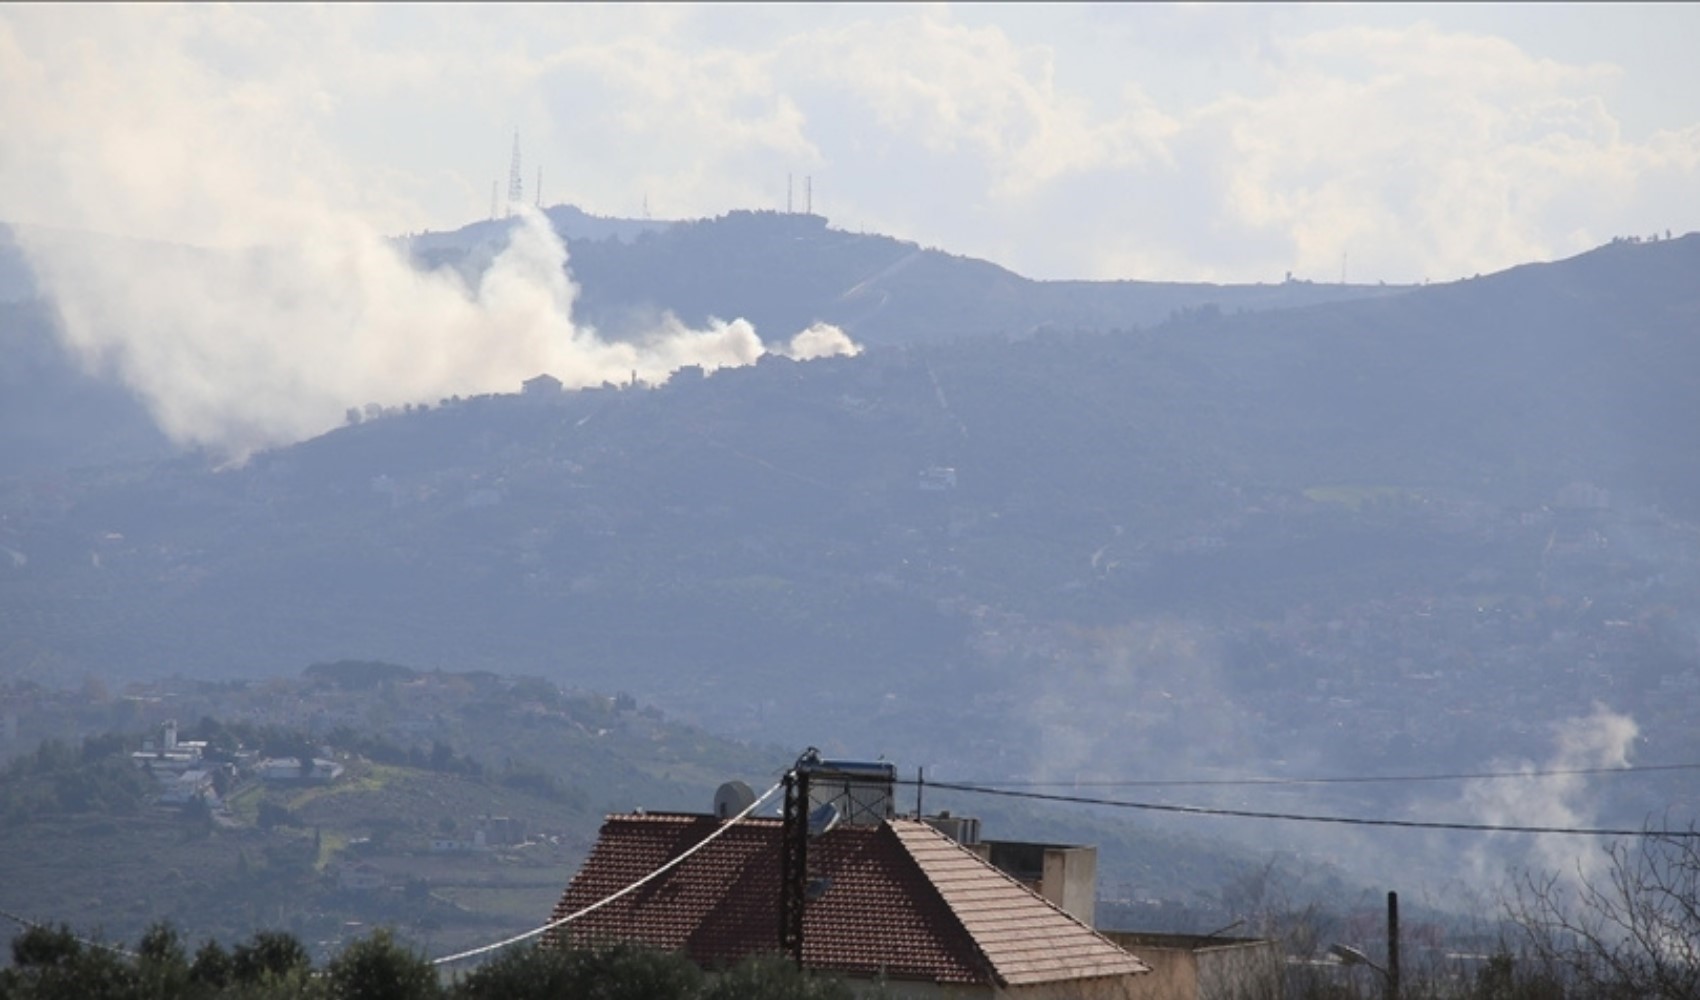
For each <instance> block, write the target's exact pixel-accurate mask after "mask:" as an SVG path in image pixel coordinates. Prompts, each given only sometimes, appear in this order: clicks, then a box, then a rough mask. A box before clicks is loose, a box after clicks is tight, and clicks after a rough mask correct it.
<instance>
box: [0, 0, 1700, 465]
mask: <svg viewBox="0 0 1700 1000" xmlns="http://www.w3.org/2000/svg"><path fill="white" fill-rule="evenodd" d="M1696 40H1700V5H1695V4H1652V5H1637V4H1625V3H1618V4H1611V5H1589V4H1565V5H1539V4H1503V5H1480V6H1472V5H1454V4H1443V5H1434V6H1428V5H1411V6H1407V5H1397V4H1371V5H1353V4H1322V5H1281V4H1258V5H1245V6H1240V5H1215V4H1178V5H1162V4H1128V5H1114V4H1088V5H1075V6H1068V5H1061V4H1044V5H1020V4H997V5H984V6H982V5H944V6H937V5H924V6H918V5H898V4H879V5H827V4H808V5H784V4H753V5H735V4H694V5H666V4H637V5H613V6H594V5H588V4H572V5H533V4H519V5H502V4H491V3H483V4H466V5H455V4H429V5H426V4H419V5H410V4H380V5H375V6H356V5H352V4H340V3H339V4H331V5H323V6H313V5H301V4H288V5H277V6H269V5H261V4H246V3H244V4H233V5H216V4H195V5H169V4H139V5H87V4H65V5H56V4H10V5H0V222H6V223H11V224H13V226H14V228H15V230H16V231H17V232H19V233H21V234H22V236H21V242H22V243H23V245H24V250H25V253H26V256H27V258H28V259H29V261H30V262H31V266H32V269H33V270H34V272H35V276H36V278H37V281H38V284H39V285H40V286H41V287H42V288H43V289H44V291H45V294H46V295H47V296H48V297H49V298H51V299H52V301H53V302H54V303H55V305H56V306H57V310H58V314H59V318H60V320H61V326H62V327H63V333H64V339H65V340H66V341H67V342H68V343H69V344H70V346H72V347H73V348H75V349H76V350H77V351H78V352H79V355H80V356H81V357H82V358H83V360H84V362H85V364H86V365H88V366H89V367H90V368H91V370H101V371H107V372H111V373H113V374H115V375H116V376H118V377H121V378H123V379H124V380H125V381H126V382H127V383H129V384H130V385H131V386H132V387H134V388H135V389H136V390H137V391H138V392H139V393H140V394H141V396H142V397H143V399H144V400H145V401H146V402H147V403H148V405H149V406H150V408H151V410H152V412H153V413H154V415H155V418H156V420H158V421H159V422H160V424H161V426H162V428H163V429H165V430H166V432H167V433H168V434H170V435H171V436H172V437H174V438H175V439H177V440H179V441H180V442H185V443H195V444H203V445H208V446H211V447H215V448H218V449H221V450H223V451H226V452H228V453H230V454H232V455H237V456H240V455H244V454H247V453H249V452H251V451H252V450H253V449H255V448H260V447H266V446H269V445H274V444H280V443H287V442H289V441H294V440H300V439H302V438H304V437H306V436H311V435H312V434H316V433H320V432H322V431H324V430H327V429H329V428H331V427H333V426H335V425H336V424H337V423H338V422H339V421H340V420H341V419H342V418H343V416H344V414H345V412H346V409H347V408H348V407H350V406H362V405H365V404H372V403H376V404H378V405H385V406H388V405H400V404H402V403H407V402H421V401H425V402H430V401H434V400H436V399H438V398H440V397H446V396H449V395H451V394H460V393H474V392H489V391H513V389H514V387H515V386H517V385H518V383H519V382H520V381H522V380H523V379H525V378H529V377H530V376H532V375H535V374H538V373H539V372H544V371H547V372H549V373H551V374H554V375H555V376H557V377H559V378H561V379H562V380H563V381H564V382H566V383H567V384H568V385H593V384H599V383H600V382H602V381H604V380H605V379H608V378H610V377H612V378H614V379H615V380H619V379H621V378H622V377H623V376H622V375H621V374H620V373H622V372H628V373H629V372H631V371H640V372H641V374H642V376H643V377H645V378H649V379H656V380H659V379H664V378H665V377H666V374H667V372H668V371H670V370H672V369H673V368H676V367H678V366H679V365H683V364H693V363H695V364H702V365H704V366H705V367H708V368H711V369H712V368H714V367H717V366H722V365H726V364H745V363H749V362H750V361H751V360H753V359H754V358H755V357H757V356H759V355H760V354H761V353H762V352H763V350H764V348H763V344H764V343H765V344H791V345H792V346H791V347H790V348H788V350H789V351H791V352H792V353H794V354H797V355H799V356H812V355H814V354H820V353H846V352H852V351H854V350H855V349H856V348H855V345H854V344H851V343H849V342H848V341H847V340H846V339H845V338H843V337H842V335H841V334H839V333H837V332H836V331H831V330H817V331H814V332H813V333H811V334H810V336H809V338H807V340H806V344H805V342H797V341H793V340H790V339H788V338H792V337H794V336H795V335H796V334H798V333H800V332H802V331H760V332H759V336H758V334H757V332H756V331H753V330H750V329H748V328H747V324H746V325H745V326H743V327H740V326H739V325H738V324H739V322H741V321H739V320H738V319H737V318H736V317H728V318H726V320H725V322H724V323H721V324H719V325H716V326H714V327H713V328H711V329H706V330H686V329H684V328H682V327H680V326H678V325H677V324H674V325H673V326H672V327H667V326H666V324H663V328H660V329H657V330H656V331H654V332H653V335H652V336H651V337H649V338H648V340H647V342H646V344H643V345H639V346H640V349H639V350H638V352H637V354H635V355H634V354H633V353H632V351H631V349H630V347H629V345H617V344H610V343H608V342H607V341H605V340H604V339H602V338H601V337H600V336H599V335H598V334H597V332H596V331H594V330H589V329H586V328H584V327H582V325H581V324H577V323H575V322H573V319H572V315H571V314H572V303H573V301H574V299H575V296H576V288H575V287H574V286H573V284H572V282H571V279H570V268H571V249H570V247H563V246H560V245H558V241H555V240H553V239H552V238H551V237H550V236H549V234H547V233H546V232H538V231H536V228H537V227H530V228H527V229H525V230H524V233H523V235H524V238H522V239H520V240H517V241H516V244H515V246H514V247H513V248H511V249H512V251H513V252H512V253H509V254H507V255H506V256H505V258H504V260H505V264H504V266H503V267H500V268H497V269H494V270H493V271H492V272H491V274H490V275H487V276H486V279H487V280H485V281H483V282H480V283H478V284H477V285H475V286H467V285H465V284H464V283H457V279H454V278H453V277H451V276H447V275H441V274H439V275H421V274H418V273H416V272H414V271H412V270H410V265H409V262H408V261H407V260H405V259H404V258H403V256H402V255H399V254H397V253H395V251H394V248H393V246H392V245H391V244H390V240H389V238H390V237H393V236H397V235H405V234H411V233H417V232H421V231H425V230H439V231H440V230H449V229H455V228H458V227H460V226H462V225H465V224H467V223H469V222H473V221H477V220H480V219H484V218H487V217H488V216H489V215H490V214H491V209H492V196H493V191H495V192H496V193H500V194H501V195H502V201H503V204H502V205H500V206H498V208H497V210H498V211H500V212H504V213H505V212H506V211H507V210H508V209H507V206H506V204H505V202H506V200H507V199H506V193H507V190H508V174H509V167H510V157H511V154H512V152H513V147H514V142H515V136H516V135H517V136H518V141H519V145H520V152H521V170H520V176H521V183H522V187H523V192H522V198H521V201H522V203H530V202H534V201H536V200H537V199H538V197H539V193H540V192H539V171H541V199H542V201H543V202H544V203H545V204H549V205H553V204H559V203H570V204H574V205H577V206H579V207H580V208H582V209H584V210H586V211H589V212H591V213H594V214H599V215H605V216H618V217H642V216H644V215H645V214H647V215H649V216H651V217H653V218H660V219H668V218H672V219H688V218H704V217H713V216H717V215H722V214H724V213H726V212H728V211H731V210H735V209H773V210H784V209H786V208H788V207H790V208H794V209H796V210H802V209H803V208H805V207H809V208H812V209H813V210H814V211H815V212H816V213H818V214H821V215H824V216H826V217H827V218H828V219H829V220H830V221H831V223H832V224H833V225H835V226H837V227H839V228H841V229H846V230H851V231H865V232H877V233H882V234H886V235H891V236H896V237H898V238H901V239H905V240H912V241H915V242H917V243H919V244H921V245H923V246H929V247H936V248H939V249H942V250H946V251H948V252H951V253H955V254H962V255H966V256H972V257H979V258H983V259H987V260H991V261H994V262H996V263H999V264H1002V265H1004V266H1006V267H1009V268H1012V269H1014V270H1016V271H1018V272H1019V273H1022V274H1025V275H1028V276H1030V277H1035V278H1097V279H1108V278H1138V279H1145V280H1194V281H1200V280H1201V281H1219V282H1258V281H1264V282H1278V281H1281V280H1283V279H1284V278H1285V277H1287V276H1288V275H1291V276H1293V277H1295V278H1300V279H1308V280H1314V281H1339V280H1341V279H1342V278H1345V279H1346V280H1349V281H1353V282H1373V281H1386V282H1389V283H1409V282H1421V281H1445V280H1452V279H1456V278H1462V277H1468V276H1471V275H1474V274H1480V273H1490V272H1492V271H1496V270H1501V269H1504V268H1507V267H1511V266H1514V265H1517V264H1521V263H1526V262H1529V261H1537V260H1551V259H1558V258H1562V257H1566V256H1570V255H1573V254H1575V253H1579V252H1581V251H1584V250H1587V249H1589V248H1591V247H1594V246H1597V245H1599V244H1602V243H1605V242H1607V241H1609V240H1610V239H1612V238H1614V237H1617V236H1639V237H1643V238H1645V237H1648V236H1651V235H1653V234H1662V233H1665V232H1667V231H1668V232H1671V233H1674V234H1679V235H1680V234H1682V233H1685V232H1688V231H1691V230H1695V229H1700V60H1695V59H1694V58H1693V56H1692V51H1691V50H1692V48H1693V44H1694V42H1695V41H1696ZM544 228H546V227H544ZM67 232H71V233H78V232H81V233H88V232H94V233H99V234H104V235H106V236H111V237H119V238H121V239H120V240H107V241H105V243H104V244H103V245H102V247H101V249H100V251H99V252H98V253H91V252H88V251H87V249H86V247H85V246H84V245H82V244H79V243H77V242H76V241H75V240H71V239H67V238H66V237H65V236H64V234H65V233H67ZM185 245H187V246H192V247H197V248H215V249H217V250H219V251H220V252H221V253H222V254H223V255H222V256H219V257H217V258H216V260H215V259H211V258H207V257H204V256H196V255H195V254H193V253H185V252H180V251H179V249H177V248H180V247H182V246H185ZM232 251H237V254H236V255H235V256H232V254H231V252H232ZM563 265H564V268H565V270H566V274H567V277H566V278H565V279H564V280H563V279H562V278H561V276H560V274H559V272H560V271H562V269H563ZM799 344H803V345H804V346H798V345H799ZM781 349H786V348H781Z"/></svg>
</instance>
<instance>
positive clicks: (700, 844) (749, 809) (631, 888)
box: [431, 782, 784, 965]
mask: <svg viewBox="0 0 1700 1000" xmlns="http://www.w3.org/2000/svg"><path fill="white" fill-rule="evenodd" d="M783 787H784V782H776V783H775V784H774V785H773V787H772V788H769V789H768V790H767V791H765V792H763V793H761V795H760V796H759V797H758V798H757V799H756V800H755V801H754V802H752V803H750V804H749V805H748V806H746V807H744V811H743V812H740V813H739V814H738V815H736V816H733V817H732V818H731V819H729V820H727V821H726V822H725V823H724V824H723V825H722V826H721V827H720V829H718V830H715V831H714V832H713V833H711V834H709V835H708V836H706V837H704V838H703V839H701V840H699V841H697V842H696V844H694V845H692V846H691V847H690V848H689V849H687V850H686V851H685V852H684V853H682V854H680V855H679V856H678V857H676V858H674V859H673V860H671V861H669V862H667V863H666V864H664V865H662V866H661V867H660V868H657V869H655V870H654V871H652V872H650V873H649V874H648V875H645V876H644V877H643V878H640V879H638V880H637V881H636V882H633V883H632V884H631V885H628V886H626V887H625V888H624V889H621V890H620V891H619V892H616V893H614V894H613V895H611V896H604V897H603V898H601V899H599V900H597V901H596V902H594V903H591V904H590V905H589V906H586V907H584V908H583V909H581V910H578V911H577V912H575V913H569V914H567V915H566V916H564V917H561V918H560V919H558V920H551V921H549V922H548V923H546V924H544V925H543V926H541V927H538V928H536V929H534V930H529V931H526V932H525V933H524V934H516V935H514V936H513V937H511V938H506V939H504V940H501V941H497V942H496V943H494V944H487V945H484V946H482V947H479V948H470V949H468V950H466V951H460V952H456V953H454V954H453V955H444V956H443V957H442V958H433V959H432V960H431V964H432V965H448V964H449V963H450V962H458V961H460V960H461V959H465V958H473V957H475V956H478V955H483V954H485V953H487V952H492V951H497V950H499V949H501V948H506V947H507V946H508V945H510V944H518V943H519V942H521V941H524V940H526V939H528V938H534V937H536V936H537V935H539V934H545V933H547V932H549V931H552V930H554V929H555V928H557V927H562V926H565V925H566V924H570V923H572V922H573V921H574V920H577V919H578V918H580V917H582V916H585V915H586V914H589V913H593V912H595V911H597V910H600V909H601V908H602V907H604V906H607V905H608V904H609V903H612V902H613V901H614V900H616V899H619V898H620V897H622V896H625V895H627V894H628V893H632V892H636V891H637V890H638V889H640V888H642V887H643V886H645V885H647V884H648V883H650V882H652V881H654V880H655V879H657V878H659V877H661V876H662V875H664V874H666V873H667V872H669V871H671V870H672V869H674V868H676V867H677V866H678V865H680V864H682V863H683V862H684V860H685V859H686V858H688V857H690V856H691V855H693V854H695V853H696V852H698V851H700V850H702V849H703V848H704V847H707V846H708V845H709V844H710V843H712V842H713V841H714V840H715V838H717V837H719V836H720V835H721V834H723V833H725V832H726V831H727V830H730V829H732V828H733V827H734V826H736V825H738V824H739V823H740V822H742V821H743V820H745V819H747V818H748V817H749V816H750V814H751V813H753V812H755V811H756V810H757V809H759V808H761V806H762V804H763V803H764V802H766V801H767V800H768V799H770V798H772V797H773V795H774V793H775V792H777V791H779V790H780V789H781V788H783Z"/></svg>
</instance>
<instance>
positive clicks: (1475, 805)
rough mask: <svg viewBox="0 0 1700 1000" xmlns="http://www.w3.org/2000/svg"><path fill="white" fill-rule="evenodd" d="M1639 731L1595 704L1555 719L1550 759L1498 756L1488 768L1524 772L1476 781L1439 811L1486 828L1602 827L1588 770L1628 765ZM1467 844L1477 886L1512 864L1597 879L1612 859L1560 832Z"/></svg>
mask: <svg viewBox="0 0 1700 1000" xmlns="http://www.w3.org/2000/svg"><path fill="white" fill-rule="evenodd" d="M1639 735H1640V727H1639V726H1637V725H1636V723H1635V720H1634V719H1632V718H1630V717H1629V716H1627V715H1624V714H1623V713H1621V712H1616V711H1613V710H1612V709H1610V708H1608V707H1606V706H1604V705H1599V704H1596V705H1594V706H1593V709H1592V711H1590V712H1589V713H1588V714H1587V715H1578V716H1573V717H1571V718H1568V719H1562V720H1559V721H1557V722H1555V723H1553V726H1552V737H1553V749H1552V753H1551V754H1550V756H1548V757H1547V759H1546V760H1544V761H1540V762H1535V761H1531V760H1494V761H1492V762H1490V763H1489V765H1488V766H1487V767H1486V768H1485V769H1484V771H1485V773H1491V774H1500V773H1508V774H1516V775H1520V776H1523V775H1526V776H1527V777H1519V778H1517V779H1492V778H1480V779H1476V780H1472V781H1470V782H1468V783H1466V784H1465V786H1464V788H1463V790H1462V791H1461V793H1460V794H1459V796H1458V798H1457V800H1456V801H1455V802H1453V803H1451V804H1449V805H1439V804H1437V805H1436V809H1435V814H1436V815H1440V816H1443V817H1444V818H1446V819H1451V820H1455V821H1460V822H1469V823H1481V824H1485V825H1489V826H1525V827H1529V826H1534V827H1548V828H1553V829H1582V828H1590V827H1595V826H1598V825H1599V824H1600V823H1601V822H1602V816H1601V810H1600V804H1599V800H1600V795H1599V785H1598V780H1599V779H1598V778H1597V777H1590V775H1589V774H1587V773H1583V772H1589V771H1597V770H1600V769H1609V768H1620V767H1627V766H1629V764H1630V763H1631V755H1632V752H1633V750H1634V747H1635V742H1636V739H1637V737H1639ZM1537 773H1538V776H1537ZM1470 845H1471V846H1470V847H1469V848H1468V849H1467V850H1466V851H1465V853H1464V855H1463V856H1462V857H1461V858H1459V859H1458V860H1459V862H1460V868H1462V869H1463V870H1465V871H1467V872H1468V873H1469V876H1470V879H1469V880H1470V881H1473V882H1474V883H1475V884H1478V885H1486V884H1492V883H1493V882H1495V881H1497V880H1498V878H1499V877H1500V876H1503V875H1505V874H1506V873H1507V871H1508V870H1509V871H1511V872H1513V873H1515V872H1519V871H1525V870H1535V871H1550V872H1557V873H1561V874H1564V875H1575V876H1581V877H1583V878H1593V877H1596V876H1597V875H1599V873H1600V872H1601V870H1602V869H1603V867H1604V865H1605V864H1606V863H1607V862H1608V861H1609V858H1608V857H1607V856H1606V854H1605V852H1604V851H1603V850H1591V849H1589V845H1588V844H1587V843H1586V842H1585V841H1583V840H1579V839H1578V838H1577V837H1575V836H1567V835H1560V834H1520V833H1519V834H1510V833H1508V834H1493V835H1491V836H1489V837H1486V838H1475V839H1472V840H1471V841H1470Z"/></svg>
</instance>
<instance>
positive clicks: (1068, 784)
mask: <svg viewBox="0 0 1700 1000" xmlns="http://www.w3.org/2000/svg"><path fill="white" fill-rule="evenodd" d="M1655 771H1700V764H1647V765H1641V766H1625V767H1573V768H1553V769H1548V770H1536V771H1475V772H1469V771H1461V772H1458V773H1456V774H1386V775H1354V776H1346V777H1325V778H1267V777H1265V778H1150V779H1125V780H1118V781H976V782H972V784H974V785H975V786H976V787H980V788H1222V787H1249V786H1267V785H1368V784H1399V783H1405V782H1421V781H1482V780H1501V779H1519V778H1556V777H1572V776H1577V775H1602V774H1644V773H1651V772H1655Z"/></svg>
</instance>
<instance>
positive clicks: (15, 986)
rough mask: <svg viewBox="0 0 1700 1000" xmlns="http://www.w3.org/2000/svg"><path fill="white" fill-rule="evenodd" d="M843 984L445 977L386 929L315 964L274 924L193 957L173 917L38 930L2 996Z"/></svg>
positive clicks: (732, 997) (18, 945)
mask: <svg viewBox="0 0 1700 1000" xmlns="http://www.w3.org/2000/svg"><path fill="white" fill-rule="evenodd" d="M852 996H853V994H852V992H851V991H850V989H849V988H848V987H847V986H846V985H844V984H843V983H842V982H839V981H837V980H834V979H831V978H826V977H818V976H811V975H809V974H807V973H804V972H801V971H799V970H798V969H797V967H796V966H795V965H794V964H792V963H791V962H788V961H785V960H782V959H779V958H767V957H763V958H754V959H749V960H747V961H744V962H742V963H739V964H738V965H736V966H734V967H733V968H731V969H728V970H726V971H725V972H723V973H722V974H720V975H716V976H705V975H704V974H703V973H702V972H701V971H700V970H699V969H697V967H696V966H694V965H692V964H691V963H690V962H689V961H687V960H686V959H684V958H683V957H681V956H678V955H673V954H666V953H662V952H655V951H649V950H646V949H642V948H632V947H614V948H608V949H602V950H555V949H547V948H539V947H535V946H530V947H516V948H510V949H508V950H507V951H505V952H503V953H501V954H500V955H497V956H496V957H494V958H492V959H491V960H490V961H488V962H486V963H485V964H483V965H481V966H478V967H476V968H474V969H472V970H471V971H469V972H465V973H462V974H455V975H451V976H449V977H447V978H446V979H445V977H444V976H443V975H441V974H439V972H438V970H437V968H436V967H434V966H433V965H432V964H431V963H430V962H429V961H427V960H426V959H425V958H424V957H423V956H421V955H419V954H418V953H416V952H414V951H411V950H409V949H408V948H406V947H405V946H403V945H402V944H401V943H399V942H398V941H397V940H396V939H395V937H394V936H393V935H391V934H390V932H389V931H387V930H383V929H379V930H376V931H373V932H372V933H371V934H369V935H367V936H365V937H362V938H360V939H358V940H355V941H352V942H350V943H349V944H347V945H346V946H345V947H343V949H342V950H341V951H340V952H338V953H337V955H336V956H335V957H333V958H331V959H330V960H329V961H328V962H326V963H325V964H324V966H323V968H322V969H317V970H315V969H314V968H313V966H312V963H311V961H310V960H309V958H308V956H307V952H306V950H305V949H304V948H302V946H301V944H300V942H298V941H296V940H295V939H294V938H293V937H291V936H289V935H288V934H280V933H277V932H271V931H265V932H260V933H257V934H255V935H254V936H253V937H252V938H250V939H249V940H248V941H246V942H244V943H242V944H239V945H237V946H236V947H235V948H233V949H231V950H229V951H226V950H225V949H224V948H223V947H221V946H220V945H218V944H217V943H216V942H210V941H209V942H207V943H205V944H203V945H202V946H201V947H200V949H199V950H197V951H196V952H195V953H194V954H193V956H190V955H189V953H188V952H187V950H186V949H185V946H184V943H183V940H182V938H181V937H180V936H179V934H178V933H177V931H176V930H175V929H173V928H172V927H171V926H170V925H168V924H156V925H154V926H153V927H151V928H149V930H148V931H147V932H146V933H145V934H144V935H143V936H142V939H141V943H140V944H139V945H138V946H137V947H136V949H135V951H134V952H127V951H124V950H122V949H117V948H114V947H113V946H110V945H105V944H101V943H99V942H91V941H85V940H84V939H82V938H79V937H77V936H76V935H75V934H73V933H72V931H71V930H70V929H69V928H67V927H64V926H60V927H54V928H48V927H32V928H29V929H27V930H25V931H24V932H23V933H21V934H19V935H18V936H17V937H16V938H14V939H13V941H12V967H11V968H7V969H0V1000H560V998H563V997H585V998H594V1000H850V998H851V997H852Z"/></svg>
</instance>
